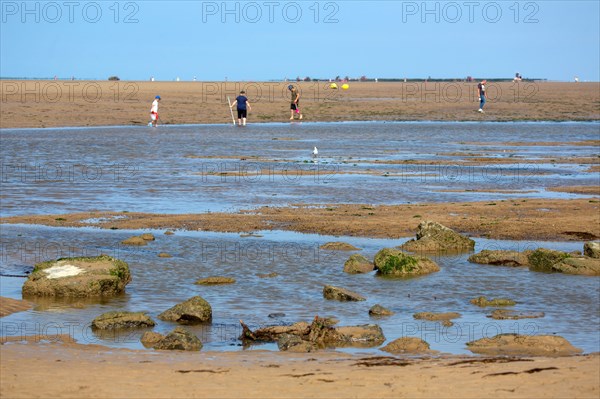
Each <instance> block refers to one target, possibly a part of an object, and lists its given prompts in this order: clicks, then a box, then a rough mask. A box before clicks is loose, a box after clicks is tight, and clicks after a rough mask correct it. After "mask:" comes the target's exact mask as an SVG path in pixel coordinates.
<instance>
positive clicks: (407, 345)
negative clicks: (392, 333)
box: [381, 337, 431, 354]
mask: <svg viewBox="0 0 600 399" xmlns="http://www.w3.org/2000/svg"><path fill="white" fill-rule="evenodd" d="M381 350H382V351H385V352H389V353H393V354H400V353H410V354H419V353H430V352H431V350H430V349H429V344H428V343H427V342H425V341H423V340H422V339H421V338H416V337H402V338H398V339H396V340H394V341H392V342H390V343H389V344H387V345H386V346H384V347H383V348H381Z"/></svg>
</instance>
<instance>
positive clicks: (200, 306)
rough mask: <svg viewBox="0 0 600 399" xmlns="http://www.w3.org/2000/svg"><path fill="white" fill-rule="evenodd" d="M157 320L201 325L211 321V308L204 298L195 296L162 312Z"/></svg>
mask: <svg viewBox="0 0 600 399" xmlns="http://www.w3.org/2000/svg"><path fill="white" fill-rule="evenodd" d="M158 318H159V319H161V320H165V321H175V322H177V323H181V324H195V323H202V322H206V321H210V320H211V319H212V308H211V306H210V304H209V303H208V302H206V300H204V298H202V297H200V296H195V297H192V298H190V299H188V300H187V301H185V302H182V303H180V304H177V305H175V306H173V307H172V308H171V309H168V310H166V311H164V312H162V313H161V314H159V315H158Z"/></svg>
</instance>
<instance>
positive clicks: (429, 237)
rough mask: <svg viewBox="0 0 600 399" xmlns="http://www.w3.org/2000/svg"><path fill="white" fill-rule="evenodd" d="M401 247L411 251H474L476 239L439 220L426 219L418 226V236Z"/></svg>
mask: <svg viewBox="0 0 600 399" xmlns="http://www.w3.org/2000/svg"><path fill="white" fill-rule="evenodd" d="M401 248H402V249H404V250H407V251H411V252H448V251H472V250H473V248H475V241H473V240H471V239H470V238H468V237H464V236H462V235H460V234H458V233H457V232H455V231H454V230H452V229H449V228H448V227H446V226H443V225H441V224H439V223H437V222H432V221H427V220H424V221H422V222H421V223H419V226H418V227H417V238H416V239H412V240H410V241H408V242H406V243H404V244H403V245H402V246H401Z"/></svg>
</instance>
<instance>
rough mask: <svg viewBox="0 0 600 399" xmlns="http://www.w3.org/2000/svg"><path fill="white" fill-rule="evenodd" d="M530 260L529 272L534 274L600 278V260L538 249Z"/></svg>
mask: <svg viewBox="0 0 600 399" xmlns="http://www.w3.org/2000/svg"><path fill="white" fill-rule="evenodd" d="M528 259H529V270H531V271H534V272H545V273H565V274H581V275H587V276H600V259H596V258H590V257H582V256H576V255H572V254H569V253H566V252H562V251H555V250H552V249H546V248H538V249H537V250H535V251H533V252H532V253H531V254H530V255H529V257H528Z"/></svg>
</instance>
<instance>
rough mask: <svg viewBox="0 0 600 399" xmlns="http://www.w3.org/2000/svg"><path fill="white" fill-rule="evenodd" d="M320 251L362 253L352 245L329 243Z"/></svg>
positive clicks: (322, 246) (337, 242)
mask: <svg viewBox="0 0 600 399" xmlns="http://www.w3.org/2000/svg"><path fill="white" fill-rule="evenodd" d="M319 248H320V249H326V250H330V251H360V248H356V247H355V246H354V245H352V244H348V243H346V242H339V241H336V242H328V243H325V244H323V245H321V246H320V247H319Z"/></svg>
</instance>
